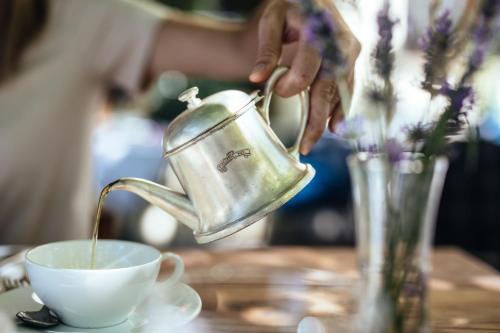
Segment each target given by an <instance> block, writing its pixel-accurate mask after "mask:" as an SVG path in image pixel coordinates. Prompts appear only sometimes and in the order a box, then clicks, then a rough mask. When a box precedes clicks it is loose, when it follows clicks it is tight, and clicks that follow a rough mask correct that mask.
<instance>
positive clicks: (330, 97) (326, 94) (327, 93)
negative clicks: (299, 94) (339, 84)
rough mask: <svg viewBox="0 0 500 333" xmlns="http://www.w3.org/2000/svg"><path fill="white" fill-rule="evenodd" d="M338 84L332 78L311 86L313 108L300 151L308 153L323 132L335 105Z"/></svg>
mask: <svg viewBox="0 0 500 333" xmlns="http://www.w3.org/2000/svg"><path fill="white" fill-rule="evenodd" d="M335 91H336V86H335V83H334V82H333V81H332V80H318V81H317V82H315V83H314V84H313V85H312V86H311V109H310V112H309V120H308V123H307V127H306V131H305V133H304V138H303V139H302V143H301V148H300V152H301V153H302V154H304V155H307V154H308V153H309V152H310V151H311V148H312V146H313V145H314V143H316V142H317V141H318V140H319V138H320V137H321V135H322V134H323V132H324V130H325V127H326V124H327V120H328V118H329V117H330V112H331V110H332V107H333V103H334V98H335Z"/></svg>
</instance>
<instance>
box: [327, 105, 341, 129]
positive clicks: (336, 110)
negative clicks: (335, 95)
mask: <svg viewBox="0 0 500 333" xmlns="http://www.w3.org/2000/svg"><path fill="white" fill-rule="evenodd" d="M342 119H344V112H343V111H342V104H340V100H339V101H338V103H337V104H336V105H335V106H334V107H333V112H332V117H331V118H330V120H329V121H328V129H329V130H330V132H335V130H336V128H337V124H338V123H339V122H340V121H342Z"/></svg>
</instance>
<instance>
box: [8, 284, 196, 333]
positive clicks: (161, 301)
mask: <svg viewBox="0 0 500 333" xmlns="http://www.w3.org/2000/svg"><path fill="white" fill-rule="evenodd" d="M38 302H40V301H39V300H38V297H37V296H36V294H35V293H34V292H33V289H31V287H24V288H18V289H14V290H11V291H9V292H6V293H3V294H0V312H3V313H5V314H6V315H7V316H9V317H10V318H15V315H16V313H17V312H19V311H36V310H39V309H40V307H41V305H40V303H38ZM200 311H201V299H200V296H199V295H198V293H197V292H196V291H195V290H194V289H193V288H191V287H189V286H188V285H185V284H183V283H178V284H175V285H173V286H165V285H163V284H162V283H157V284H156V285H155V287H154V290H153V292H152V293H151V295H150V296H149V297H148V298H147V299H146V301H144V303H143V304H141V305H140V306H138V307H137V309H136V310H135V311H134V312H133V313H132V314H131V315H130V317H129V319H128V320H127V321H125V322H123V323H121V324H119V325H116V326H112V327H106V328H99V329H82V328H74V327H69V326H66V325H63V324H61V325H58V326H54V327H50V328H45V329H42V328H40V329H36V328H29V327H26V326H17V331H16V332H17V333H28V332H47V333H56V332H57V333H63V332H64V333H69V332H94V333H128V332H150V331H160V332H167V331H169V329H173V328H176V327H180V326H183V325H186V324H187V323H188V322H190V321H192V320H193V319H194V318H195V317H196V316H197V315H198V314H199V313H200Z"/></svg>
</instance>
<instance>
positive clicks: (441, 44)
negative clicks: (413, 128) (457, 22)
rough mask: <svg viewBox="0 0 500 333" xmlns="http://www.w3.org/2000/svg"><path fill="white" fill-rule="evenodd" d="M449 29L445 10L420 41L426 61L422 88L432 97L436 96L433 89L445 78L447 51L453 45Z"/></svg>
mask: <svg viewBox="0 0 500 333" xmlns="http://www.w3.org/2000/svg"><path fill="white" fill-rule="evenodd" d="M451 28H452V21H451V19H450V12H449V11H448V10H446V11H444V12H443V14H441V15H440V16H438V17H437V18H436V20H435V21H434V22H433V24H432V25H431V26H430V27H429V28H428V30H427V33H426V34H425V35H424V36H423V37H422V38H421V40H420V43H421V47H422V49H423V51H424V53H425V60H426V61H425V64H424V80H423V82H422V88H423V89H425V90H427V91H429V92H430V93H431V94H432V95H433V96H434V95H435V94H436V90H435V88H434V87H435V86H436V85H437V84H439V83H441V82H442V81H443V80H444V79H445V78H446V70H447V68H448V61H449V59H450V57H449V51H450V48H451V46H452V44H453V34H452V29H451Z"/></svg>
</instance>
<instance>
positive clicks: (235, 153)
mask: <svg viewBox="0 0 500 333" xmlns="http://www.w3.org/2000/svg"><path fill="white" fill-rule="evenodd" d="M168 159H169V162H170V164H171V166H172V168H173V170H174V172H175V174H176V175H177V177H178V179H179V181H180V183H181V185H182V187H183V188H184V190H185V192H186V194H187V196H188V197H189V200H190V201H191V203H192V204H193V207H194V210H195V211H196V213H197V215H198V220H199V225H198V228H196V230H195V231H194V236H195V238H196V240H197V241H198V242H199V243H206V242H210V241H213V240H216V239H219V238H222V237H225V236H228V235H230V234H232V233H234V232H236V231H238V230H240V229H242V228H244V227H246V226H248V225H250V224H251V223H253V222H255V221H257V220H259V219H261V218H262V217H264V216H265V215H267V214H268V213H270V212H271V211H273V210H275V209H276V208H278V207H280V206H281V205H283V204H284V203H285V202H287V201H288V200H289V199H291V198H292V197H293V196H294V195H295V194H297V193H298V192H299V191H300V190H301V189H302V188H303V187H304V186H305V185H307V183H309V181H310V180H311V178H312V177H313V175H314V169H313V168H312V167H311V166H310V165H305V164H302V163H300V161H299V160H298V159H296V158H295V157H294V156H293V155H292V154H289V152H288V151H287V149H286V148H285V147H284V146H283V144H282V143H281V141H280V140H279V139H278V138H277V137H276V135H275V134H274V132H273V131H272V130H271V128H270V127H269V125H268V123H267V122H266V121H265V119H264V118H263V117H262V115H261V113H259V112H258V110H257V108H256V106H255V105H250V106H249V107H248V109H247V110H245V112H243V113H241V114H239V115H238V116H236V117H234V119H232V120H231V121H229V122H227V124H225V125H224V126H222V127H218V128H214V129H213V130H212V131H209V132H207V133H206V135H205V136H204V137H203V139H202V140H198V141H196V142H195V143H193V144H192V145H189V146H187V147H186V148H185V149H182V150H180V151H178V152H176V153H175V154H172V155H171V156H169V157H168Z"/></svg>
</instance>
